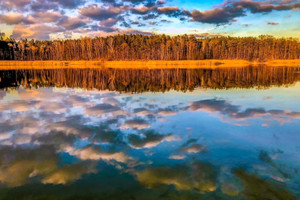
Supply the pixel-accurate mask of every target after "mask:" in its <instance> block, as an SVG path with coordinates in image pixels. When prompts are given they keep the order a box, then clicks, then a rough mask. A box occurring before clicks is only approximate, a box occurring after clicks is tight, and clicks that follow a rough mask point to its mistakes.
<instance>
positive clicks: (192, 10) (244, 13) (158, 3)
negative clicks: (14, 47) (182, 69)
mask: <svg viewBox="0 0 300 200" xmlns="http://www.w3.org/2000/svg"><path fill="white" fill-rule="evenodd" d="M299 9H300V0H265V1H262V0H211V1H208V0H207V1H201V0H198V1H195V0H125V1H120V0H0V33H5V34H6V35H7V36H11V37H12V38H15V39H20V38H28V39H38V40H53V39H66V38H80V37H85V36H88V37H96V36H107V35H114V34H131V33H132V34H135V33H139V34H145V35H150V34H168V35H177V34H195V35H199V36H215V35H229V36H259V35H262V34H268V35H273V36H275V37H296V38H300V11H299Z"/></svg>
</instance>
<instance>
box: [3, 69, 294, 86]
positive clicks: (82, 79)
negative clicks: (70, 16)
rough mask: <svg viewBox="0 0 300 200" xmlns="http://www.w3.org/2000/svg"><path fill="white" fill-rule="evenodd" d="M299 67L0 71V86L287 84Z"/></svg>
mask: <svg viewBox="0 0 300 200" xmlns="http://www.w3.org/2000/svg"><path fill="white" fill-rule="evenodd" d="M299 71H300V67H270V66H259V67H258V66H256V67H251V66H250V67H235V68H217V69H109V68H100V69H52V70H50V69H49V70H45V69H44V70H6V71H0V80H1V81H0V88H7V87H16V86H19V85H23V86H25V87H41V86H44V87H45V86H47V87H51V86H56V87H70V88H77V87H79V88H85V89H99V90H106V89H108V90H113V91H120V92H121V91H125V92H146V91H152V92H164V91H169V90H171V89H174V90H178V91H188V90H193V89H195V88H197V87H202V88H213V89H229V88H253V87H257V88H268V87H271V86H288V85H291V84H293V83H295V82H296V81H298V80H300V74H299V73H298V72H299Z"/></svg>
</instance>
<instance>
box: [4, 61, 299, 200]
mask: <svg viewBox="0 0 300 200" xmlns="http://www.w3.org/2000/svg"><path fill="white" fill-rule="evenodd" d="M0 111H1V112H0V199H101V200H102V199H103V200H108V199H122V200H124V199H130V200H135V199H136V200H146V199H149V200H153V199H178V200H179V199H180V200H183V199H187V200H190V199H216V200H219V199H272V200H277V199H278V200H279V199H282V200H288V199H295V200H296V199H299V198H300V189H299V188H300V67H296V66H293V67H288V66H283V67H279V66H278V67H271V66H247V67H228V68H227V67H226V68H225V67H220V68H218V67H216V68H200V69H183V68H180V69H117V68H98V69H97V68H90V69H83V68H81V69H75V68H72V69H70V68H64V69H26V70H25V69H24V70H22V69H18V70H12V69H9V70H0Z"/></svg>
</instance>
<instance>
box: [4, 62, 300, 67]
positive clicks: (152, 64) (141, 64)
mask: <svg viewBox="0 0 300 200" xmlns="http://www.w3.org/2000/svg"><path fill="white" fill-rule="evenodd" d="M261 64H263V65H270V66H285V65H286V66H300V60H272V61H267V62H251V61H246V60H182V61H0V69H32V68H34V69H39V68H66V67H68V68H98V67H108V68H150V69H151V68H203V67H204V68H205V67H208V68H215V67H242V66H248V65H261Z"/></svg>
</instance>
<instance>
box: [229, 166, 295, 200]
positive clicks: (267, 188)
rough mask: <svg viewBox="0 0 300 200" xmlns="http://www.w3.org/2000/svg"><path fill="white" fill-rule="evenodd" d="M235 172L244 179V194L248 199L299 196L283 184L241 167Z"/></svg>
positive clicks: (293, 197)
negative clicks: (250, 172) (270, 180)
mask: <svg viewBox="0 0 300 200" xmlns="http://www.w3.org/2000/svg"><path fill="white" fill-rule="evenodd" d="M234 173H235V175H236V176H237V177H238V178H240V179H241V181H242V185H243V188H244V189H243V191H242V194H243V195H244V196H245V198H246V199H248V198H253V199H263V198H266V197H268V198H270V199H295V200H296V199H297V197H295V196H294V195H293V194H292V193H290V192H289V191H288V189H287V188H286V187H284V186H283V185H281V184H280V185H279V184H276V183H274V182H269V181H267V180H265V179H262V178H260V177H258V176H256V175H253V174H249V173H247V172H245V171H244V170H241V169H237V170H235V171H234Z"/></svg>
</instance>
